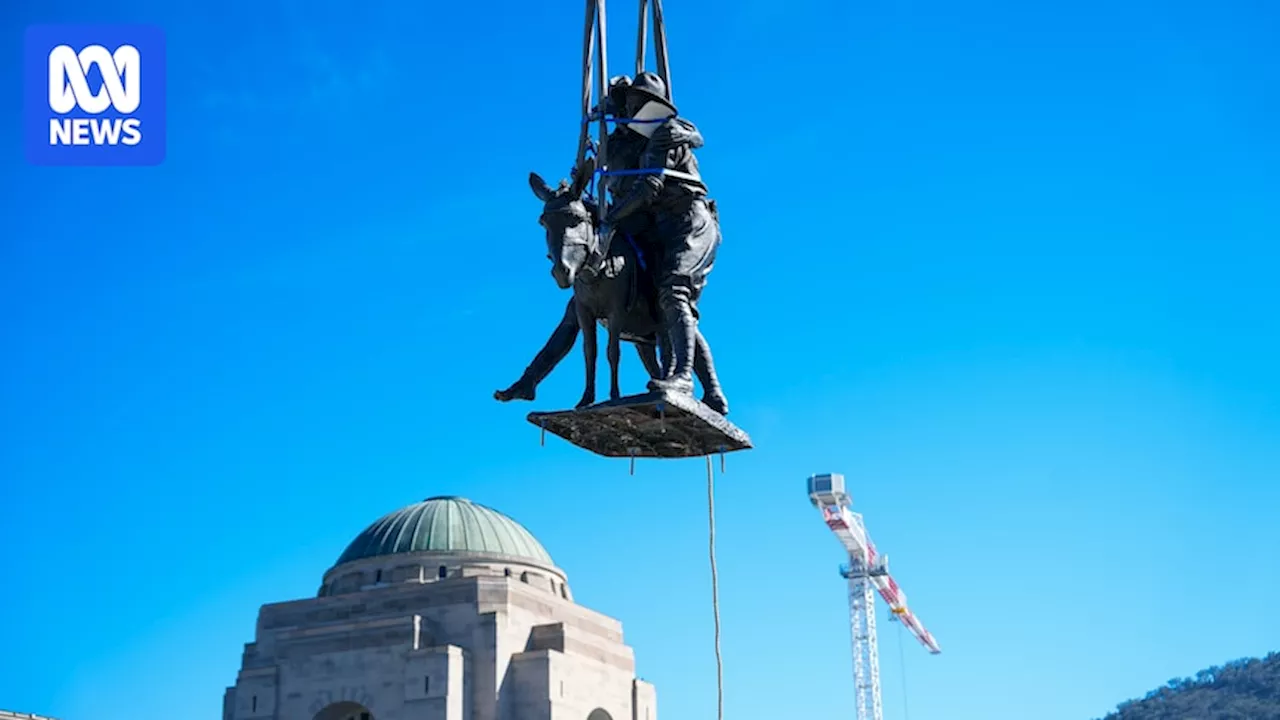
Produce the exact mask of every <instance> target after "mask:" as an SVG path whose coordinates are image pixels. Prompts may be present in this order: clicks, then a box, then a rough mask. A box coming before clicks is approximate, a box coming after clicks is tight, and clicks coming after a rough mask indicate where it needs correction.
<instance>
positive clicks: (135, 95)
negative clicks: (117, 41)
mask: <svg viewBox="0 0 1280 720" xmlns="http://www.w3.org/2000/svg"><path fill="white" fill-rule="evenodd" d="M95 67H96V68H97V70H98V73H99V74H100V75H101V76H102V86H101V87H100V88H98V91H97V92H94V91H93V90H91V89H90V87H89V75H90V71H91V70H92V69H93V68H95ZM141 104H142V55H141V53H139V52H138V49H137V48H136V47H134V46H133V45H121V46H119V47H117V48H116V50H115V52H111V51H109V50H107V49H106V48H105V47H103V46H101V45H89V46H86V47H85V48H83V49H82V50H80V52H78V53H77V52H76V51H75V49H74V48H72V47H71V46H70V45H59V46H57V47H55V48H53V50H51V51H50V52H49V109H50V110H52V111H53V112H54V113H57V114H58V115H61V116H65V115H67V114H69V113H71V112H73V111H75V110H77V109H79V110H80V112H82V113H85V114H88V115H93V116H100V115H102V114H103V113H105V112H106V111H107V110H114V111H115V112H116V113H117V114H118V115H122V116H127V115H130V114H132V113H134V112H135V111H137V109H138V106H139V105H141ZM140 142H142V120H140V119H139V118H134V117H87V118H86V117H76V118H69V117H53V118H50V119H49V144H50V145H54V146H57V145H109V146H115V145H126V146H133V145H137V144H138V143H140Z"/></svg>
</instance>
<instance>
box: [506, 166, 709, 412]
mask: <svg viewBox="0 0 1280 720" xmlns="http://www.w3.org/2000/svg"><path fill="white" fill-rule="evenodd" d="M594 172H595V162H594V161H593V160H591V161H588V163H587V164H586V165H585V166H584V167H580V168H578V169H576V170H575V172H574V176H573V179H572V180H571V182H568V183H561V185H560V187H559V188H558V189H555V190H553V189H552V188H551V187H549V186H548V185H547V183H546V182H545V181H544V180H543V179H542V178H541V177H540V176H539V175H538V174H537V173H530V175H529V185H530V187H531V188H532V190H533V192H534V194H535V195H537V196H538V198H539V199H541V200H542V201H543V204H544V205H543V213H542V217H541V218H540V220H539V222H540V223H541V224H542V225H543V227H544V228H546V236H547V251H548V257H549V258H550V259H551V261H552V263H553V267H552V276H553V277H554V278H555V280H556V284H557V285H559V286H560V287H561V288H569V287H572V288H573V291H574V296H573V298H572V299H571V300H570V301H569V303H568V304H567V305H566V307H565V315H564V317H563V318H562V319H561V322H560V325H559V326H558V327H557V328H556V330H555V331H554V332H553V333H552V336H551V337H550V338H549V339H548V341H547V343H546V345H545V346H544V347H543V349H542V350H541V351H540V352H539V353H538V355H537V357H536V358H535V359H534V362H533V363H532V364H530V366H529V367H528V368H527V369H526V370H525V372H524V374H523V375H522V376H521V378H520V379H519V380H517V381H516V383H514V384H513V385H512V386H511V387H509V388H507V389H506V390H499V391H497V392H495V393H494V397H495V398H497V399H498V400H501V401H504V402H505V401H508V400H513V399H527V400H531V399H533V397H534V395H535V391H536V387H537V384H538V383H539V382H541V381H542V379H543V378H545V377H546V376H547V375H548V374H549V373H550V372H551V369H552V368H554V367H555V365H556V364H557V363H559V361H560V360H562V359H563V358H564V357H565V355H566V354H568V352H569V350H570V349H571V348H572V347H573V342H574V340H575V338H576V336H577V333H578V331H579V330H581V331H582V332H583V355H584V360H585V362H586V371H587V373H586V387H585V388H584V390H583V394H582V398H581V399H580V400H579V402H578V405H577V407H579V408H582V407H586V406H588V405H591V404H593V403H594V402H595V370H596V360H597V355H598V346H597V340H596V329H595V326H596V321H597V320H603V321H604V324H605V326H606V328H607V329H608V331H609V339H608V345H607V346H606V356H607V358H608V361H609V369H610V375H609V397H610V399H611V400H616V399H618V398H619V397H621V389H620V387H619V380H618V364H619V361H620V355H621V349H620V347H621V342H622V340H624V339H625V340H629V341H631V342H633V343H635V344H636V349H637V352H638V353H639V354H640V358H641V362H642V363H643V364H644V366H645V369H646V370H647V371H648V372H649V375H650V377H651V378H660V377H661V376H662V372H661V370H660V368H659V364H658V362H657V357H656V354H655V350H656V349H657V345H658V344H659V343H658V342H657V341H658V339H659V333H660V332H661V331H662V326H661V323H660V321H659V320H658V314H657V312H656V308H655V307H654V304H653V302H652V300H651V297H650V296H649V294H648V293H646V292H644V290H643V284H644V283H646V282H651V281H650V280H649V278H648V277H646V273H644V272H643V270H642V269H641V259H640V255H639V253H638V250H637V246H636V244H635V243H636V240H635V238H634V237H633V236H631V235H629V234H626V233H613V234H612V235H611V237H610V243H609V245H608V246H607V247H605V246H603V241H604V237H603V236H602V235H601V234H600V233H599V232H598V231H597V228H596V219H597V217H598V215H597V212H596V210H597V208H596V207H595V205H594V204H593V203H590V202H588V201H586V200H585V199H584V198H583V191H584V190H585V188H586V186H587V183H588V182H590V180H591V178H592V177H593V176H594ZM571 314H572V320H571ZM704 345H705V341H704V342H701V343H697V347H698V349H699V350H700V349H701V348H702V346H704ZM709 360H710V354H709V353H708V354H706V355H705V356H704V355H703V354H702V353H701V352H699V353H697V355H696V356H695V358H694V363H695V366H696V367H695V368H694V369H695V370H696V372H697V375H698V379H699V380H700V381H701V382H702V385H703V393H704V398H703V402H704V403H705V404H706V405H707V406H708V407H709V408H711V409H712V410H715V411H716V412H720V413H721V414H724V413H726V412H727V411H728V403H727V402H725V401H724V395H723V393H722V392H721V390H720V386H719V381H718V379H717V378H716V375H715V368H714V365H712V364H711V363H710V362H708V361H709Z"/></svg>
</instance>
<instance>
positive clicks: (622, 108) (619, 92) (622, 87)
mask: <svg viewBox="0 0 1280 720" xmlns="http://www.w3.org/2000/svg"><path fill="white" fill-rule="evenodd" d="M629 87H631V78H630V77H629V76H627V75H618V76H617V77H614V78H612V79H610V80H609V92H608V94H607V95H606V96H605V101H604V108H605V112H607V113H609V114H610V115H624V114H626V112H627V88H629Z"/></svg>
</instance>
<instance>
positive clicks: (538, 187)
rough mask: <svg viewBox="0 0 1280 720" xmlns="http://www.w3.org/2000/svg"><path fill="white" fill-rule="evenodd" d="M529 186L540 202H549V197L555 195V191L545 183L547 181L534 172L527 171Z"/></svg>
mask: <svg viewBox="0 0 1280 720" xmlns="http://www.w3.org/2000/svg"><path fill="white" fill-rule="evenodd" d="M529 187H530V188H531V189H532V190H533V194H534V195H537V196H538V199H539V200H541V201H542V202H551V199H552V198H554V197H555V196H556V191H555V190H552V189H551V186H550V185H547V181H546V180H543V179H542V176H541V175H539V174H538V173H536V172H531V173H529Z"/></svg>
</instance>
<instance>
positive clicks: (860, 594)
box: [808, 473, 942, 720]
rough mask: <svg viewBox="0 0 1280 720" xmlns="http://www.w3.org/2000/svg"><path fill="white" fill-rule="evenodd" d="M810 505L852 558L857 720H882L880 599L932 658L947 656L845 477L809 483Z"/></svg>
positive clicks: (845, 570) (845, 572) (844, 571)
mask: <svg viewBox="0 0 1280 720" xmlns="http://www.w3.org/2000/svg"><path fill="white" fill-rule="evenodd" d="M808 490H809V501H810V502H812V503H813V506H814V507H816V508H818V510H819V511H820V512H821V513H822V519H823V522H825V523H826V525H827V527H828V528H830V529H831V532H832V533H833V534H835V536H836V539H837V540H839V541H840V544H841V545H842V546H843V547H844V549H845V552H846V553H848V556H849V562H848V563H847V564H845V565H842V566H841V567H840V574H841V576H843V577H844V578H845V579H846V580H847V581H848V584H849V628H850V633H851V636H852V637H851V640H852V643H853V686H854V696H855V702H856V712H857V714H856V716H855V717H856V718H857V720H883V713H884V710H883V706H882V704H881V701H880V652H879V648H878V645H877V641H876V608H875V599H876V594H877V593H878V594H879V595H880V597H881V598H882V599H883V600H884V601H885V604H886V605H888V606H889V612H891V613H893V615H894V618H893V619H896V620H898V621H900V622H901V623H902V624H903V626H904V627H906V628H907V630H909V631H910V632H911V634H912V635H913V636H914V637H915V638H916V640H918V641H920V644H922V645H924V646H925V648H926V649H927V650H929V652H930V653H933V654H935V655H936V654H937V653H940V652H942V649H941V648H940V647H939V646H938V642H937V641H936V640H934V638H933V635H931V634H930V633H929V631H928V630H926V629H925V628H924V625H922V624H921V623H920V620H919V619H918V618H916V616H915V613H913V612H911V610H910V608H908V607H907V594H906V593H905V592H903V591H902V588H901V587H899V586H898V583H897V582H895V581H894V579H893V577H892V576H891V575H890V574H889V558H888V556H887V555H881V554H880V553H879V552H877V551H876V546H875V544H874V543H872V542H871V537H870V536H869V535H868V534H867V527H866V524H865V523H864V522H863V520H862V515H861V514H859V513H855V512H853V511H852V510H850V507H851V506H852V501H851V499H850V497H849V494H848V492H847V491H846V490H845V484H844V476H843V475H840V474H837V473H828V474H824V475H813V476H811V477H810V478H809V482H808Z"/></svg>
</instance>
